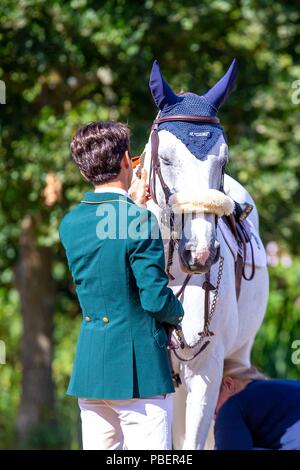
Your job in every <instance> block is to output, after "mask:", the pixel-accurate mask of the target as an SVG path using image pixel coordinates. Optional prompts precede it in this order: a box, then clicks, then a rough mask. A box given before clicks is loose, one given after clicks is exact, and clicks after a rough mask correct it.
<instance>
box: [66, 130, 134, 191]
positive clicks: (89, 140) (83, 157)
mask: <svg viewBox="0 0 300 470" xmlns="http://www.w3.org/2000/svg"><path fill="white" fill-rule="evenodd" d="M129 151H130V131H129V128H128V126H126V124H122V123H119V122H92V123H90V124H87V125H85V126H82V127H80V128H79V129H78V131H77V132H76V134H75V136H74V137H73V140H72V142H71V153H72V157H73V159H74V161H75V163H76V165H77V166H78V168H79V170H80V172H81V174H82V175H83V177H84V178H85V179H86V180H87V181H89V182H90V183H92V184H93V186H94V187H99V186H101V185H106V184H117V185H120V184H121V185H122V186H124V187H125V189H128V188H129V186H130V183H131V179H132V164H131V159H130V155H129Z"/></svg>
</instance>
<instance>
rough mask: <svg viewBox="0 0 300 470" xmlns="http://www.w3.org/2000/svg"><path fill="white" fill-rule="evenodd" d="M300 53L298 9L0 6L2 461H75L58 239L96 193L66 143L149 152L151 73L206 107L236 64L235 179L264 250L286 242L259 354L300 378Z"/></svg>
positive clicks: (50, 1) (219, 0) (241, 4)
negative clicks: (24, 450) (83, 132)
mask: <svg viewBox="0 0 300 470" xmlns="http://www.w3.org/2000/svg"><path fill="white" fill-rule="evenodd" d="M299 39H300V13H299V5H298V2H297V1H296V0H295V1H292V0H290V1H289V2H280V1H278V0H273V1H271V0H256V1H255V0H235V1H234V0H227V1H225V0H209V1H208V0H202V1H201V2H199V1H198V0H185V1H184V2H183V1H182V0H181V1H177V0H172V1H171V0H162V1H160V0H158V1H152V0H142V1H137V0H130V1H125V0H118V1H117V0H115V1H102V2H98V1H96V0H72V1H65V0H47V1H46V0H20V1H19V2H14V1H13V0H1V3H0V40H1V43H0V51H1V64H0V79H1V80H3V81H4V82H5V84H6V90H7V96H6V105H2V106H1V136H0V138H1V146H0V170H1V178H0V196H1V197H0V205H1V206H0V207H1V211H0V248H1V258H0V282H1V286H0V339H2V340H5V342H6V347H7V364H6V365H0V368H1V371H0V447H2V448H13V447H16V446H21V447H32V448H76V447H78V419H79V417H78V411H77V407H76V403H75V401H73V400H72V399H70V398H66V397H65V388H66V385H67V382H68V377H69V374H70V372H71V366H72V360H73V354H74V347H75V342H76V338H77V333H78V328H79V321H80V316H79V307H78V304H77V302H76V298H75V295H74V289H73V286H72V282H71V280H70V277H69V275H68V272H67V267H66V262H65V258H64V254H63V251H62V248H61V246H60V244H59V240H58V232H57V227H58V223H59V220H60V219H61V217H62V216H63V214H64V213H65V212H66V211H67V210H68V209H69V208H70V207H71V206H72V204H75V203H76V202H77V201H78V200H79V199H80V197H81V194H82V192H83V191H84V190H86V189H88V188H87V187H86V185H85V183H84V181H83V180H82V179H81V178H80V176H79V174H78V172H77V170H76V168H75V166H74V165H73V163H72V161H71V159H70V154H69V142H70V139H71V137H72V134H73V132H74V131H75V129H76V128H77V127H78V126H79V125H81V124H82V123H86V122H89V121H92V120H101V119H113V120H121V121H125V122H128V123H129V125H130V126H131V128H132V130H133V140H132V142H133V149H132V151H133V153H136V154H137V153H139V152H140V151H141V150H142V149H143V146H144V144H145V142H146V141H147V138H148V134H149V127H150V123H151V121H152V119H153V117H154V115H155V113H156V110H155V107H154V105H153V103H152V100H151V98H150V94H149V91H148V77H149V72H150V69H151V65H152V61H153V59H154V58H157V59H158V60H159V61H160V64H161V68H162V70H163V73H164V75H165V77H166V78H167V80H168V81H169V83H170V84H171V85H172V86H173V88H174V89H175V90H181V89H183V90H190V91H194V92H196V93H199V94H201V93H203V92H205V91H206V90H207V88H208V87H209V86H211V85H212V84H213V83H214V82H215V81H216V80H217V79H218V78H219V77H220V76H221V74H222V73H223V72H224V71H225V70H226V68H227V67H228V65H229V64H230V62H231V60H232V58H233V57H237V58H238V60H239V64H240V70H239V79H238V87H237V90H236V91H235V93H234V94H233V95H232V96H231V97H230V100H229V101H228V102H227V103H226V105H225V106H224V108H223V109H222V110H221V112H220V116H221V119H222V123H223V125H224V128H225V130H226V132H227V134H228V138H229V146H230V158H231V160H230V164H229V167H228V172H229V174H231V175H232V176H234V177H236V178H237V179H238V180H239V181H240V182H241V183H242V184H244V185H245V186H246V187H247V189H249V191H250V192H251V193H252V195H253V196H254V198H255V200H256V202H257V205H258V208H259V211H260V215H261V232H262V237H263V240H264V242H265V243H267V242H276V244H275V245H274V243H273V244H271V245H269V248H270V262H271V264H272V266H271V267H270V271H271V288H272V290H271V295H270V302H269V308H268V314H267V317H266V320H265V323H264V325H263V327H262V329H261V331H260V333H259V335H258V337H257V341H256V346H255V349H254V353H253V355H254V360H255V362H256V364H258V365H259V366H260V367H262V368H263V369H264V370H265V371H266V372H267V373H270V374H271V375H272V376H274V377H286V376H288V377H291V378H297V377H299V370H300V366H299V365H295V364H292V362H291V354H292V350H291V344H292V342H293V340H295V339H300V325H299V313H300V300H299V299H300V290H299V284H300V262H299V255H300V242H299V240H300V224H299V222H300V211H299V206H300V190H299V175H300V158H299V142H300V104H298V103H297V101H298V100H297V86H298V85H300V82H299V84H298V85H297V82H296V81H297V80H299V79H300V65H299V53H300V41H299ZM298 97H299V98H300V93H299V94H298ZM274 246H275V254H274ZM272 250H273V251H272ZM16 423H17V425H16Z"/></svg>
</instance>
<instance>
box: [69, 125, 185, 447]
mask: <svg viewBox="0 0 300 470" xmlns="http://www.w3.org/2000/svg"><path fill="white" fill-rule="evenodd" d="M129 148H130V135H129V129H128V127H127V126H126V125H124V124H120V123H113V122H108V123H102V122H96V123H91V124H88V125H87V126H83V127H81V128H80V129H79V130H78V132H77V133H76V135H75V137H74V138H73V141H72V143H71V152H72V156H73V159H74V161H75V162H76V164H77V166H78V168H79V170H80V172H81V173H82V175H83V176H84V178H85V179H87V180H88V181H89V182H91V183H92V184H93V186H94V188H95V191H94V192H87V193H86V194H85V195H84V198H83V199H82V201H81V202H80V203H79V204H78V206H76V207H75V209H73V210H72V211H71V212H69V213H68V214H67V215H66V216H65V217H64V218H63V220H62V222H61V224H60V237H61V241H62V243H63V245H64V247H65V250H66V255H67V259H68V264H69V267H70V270H71V273H72V276H73V279H74V282H75V285H76V291H77V295H78V298H79V302H80V306H81V310H82V316H83V320H82V325H81V329H80V335H79V340H78V344H77V350H76V357H75V363H74V367H73V372H72V377H71V380H70V384H69V387H68V392H67V393H68V394H69V395H74V396H77V397H78V398H79V400H78V402H79V406H80V409H81V419H82V437H83V448H84V449H122V448H127V449H170V448H171V419H172V400H171V398H172V393H173V392H174V387H173V383H172V377H171V371H170V365H169V360H168V354H167V347H166V346H167V338H168V337H167V333H166V330H167V329H168V328H172V325H176V324H177V323H178V322H179V321H180V320H181V319H182V316H183V308H182V305H181V303H180V302H179V301H178V300H177V298H176V297H175V295H174V294H173V292H172V290H171V289H170V288H168V286H167V284H168V278H167V276H166V274H165V270H164V268H165V259H164V251H163V243H162V239H161V235H160V232H159V229H158V224H157V221H156V219H155V217H154V216H153V215H152V214H151V213H150V212H149V211H148V210H147V209H145V208H144V207H141V206H145V203H146V199H147V196H146V174H145V173H144V174H143V175H142V178H141V181H140V184H139V185H138V186H139V187H135V193H136V197H135V199H136V200H135V202H134V201H133V200H132V199H131V198H130V197H129V196H128V189H129V186H130V184H131V179H132V173H133V171H132V164H131V159H130V156H129ZM137 204H139V205H137Z"/></svg>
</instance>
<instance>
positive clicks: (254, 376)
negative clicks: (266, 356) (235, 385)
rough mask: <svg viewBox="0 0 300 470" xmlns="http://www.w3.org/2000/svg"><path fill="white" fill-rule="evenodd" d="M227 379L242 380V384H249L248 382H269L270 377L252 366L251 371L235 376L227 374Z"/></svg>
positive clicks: (247, 370) (237, 373) (235, 374)
mask: <svg viewBox="0 0 300 470" xmlns="http://www.w3.org/2000/svg"><path fill="white" fill-rule="evenodd" d="M225 377H232V378H233V379H236V380H240V381H241V382H248V380H269V377H268V376H267V375H265V374H263V373H262V372H260V371H259V370H258V369H257V368H256V367H254V366H251V367H249V369H244V370H243V371H241V372H236V373H233V374H225V375H224V377H223V379H224V378H225Z"/></svg>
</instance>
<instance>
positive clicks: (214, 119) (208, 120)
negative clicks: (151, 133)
mask: <svg viewBox="0 0 300 470" xmlns="http://www.w3.org/2000/svg"><path fill="white" fill-rule="evenodd" d="M172 121H186V122H204V123H205V122H206V123H208V124H219V123H220V119H219V118H217V117H216V116H191V115H188V114H179V115H174V116H166V117H161V118H157V119H155V120H154V121H153V125H152V127H153V126H155V125H156V126H157V125H158V124H161V123H162V122H172Z"/></svg>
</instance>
